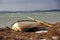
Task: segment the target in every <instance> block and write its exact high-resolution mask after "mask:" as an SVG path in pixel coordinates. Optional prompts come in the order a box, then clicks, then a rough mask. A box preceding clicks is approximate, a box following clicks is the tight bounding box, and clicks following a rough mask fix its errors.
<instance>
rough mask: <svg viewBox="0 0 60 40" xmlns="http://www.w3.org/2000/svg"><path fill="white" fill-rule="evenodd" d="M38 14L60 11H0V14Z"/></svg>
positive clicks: (58, 10) (57, 10)
mask: <svg viewBox="0 0 60 40" xmlns="http://www.w3.org/2000/svg"><path fill="white" fill-rule="evenodd" d="M39 12H60V9H54V10H34V11H0V13H39Z"/></svg>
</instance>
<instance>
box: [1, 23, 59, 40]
mask: <svg viewBox="0 0 60 40" xmlns="http://www.w3.org/2000/svg"><path fill="white" fill-rule="evenodd" d="M52 25H53V27H51V28H49V30H48V32H46V33H35V32H15V31H13V30H12V29H11V28H9V27H5V28H0V40H60V22H57V23H55V24H52ZM40 26H41V27H42V26H46V25H43V24H40Z"/></svg>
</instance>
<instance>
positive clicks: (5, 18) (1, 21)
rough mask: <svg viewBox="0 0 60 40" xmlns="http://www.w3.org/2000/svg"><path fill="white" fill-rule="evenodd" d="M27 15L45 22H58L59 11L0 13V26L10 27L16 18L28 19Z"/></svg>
mask: <svg viewBox="0 0 60 40" xmlns="http://www.w3.org/2000/svg"><path fill="white" fill-rule="evenodd" d="M28 16H29V17H32V18H35V19H38V20H40V21H43V22H47V23H56V22H60V12H39V13H37V12H36V13H0V26H9V27H10V26H11V25H12V24H13V23H14V22H16V21H18V20H28V19H29V18H27V17H28ZM30 20H31V19H30Z"/></svg>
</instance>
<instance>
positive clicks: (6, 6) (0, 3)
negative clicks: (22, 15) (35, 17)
mask: <svg viewBox="0 0 60 40" xmlns="http://www.w3.org/2000/svg"><path fill="white" fill-rule="evenodd" d="M51 9H60V0H0V11H32V10H51Z"/></svg>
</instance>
